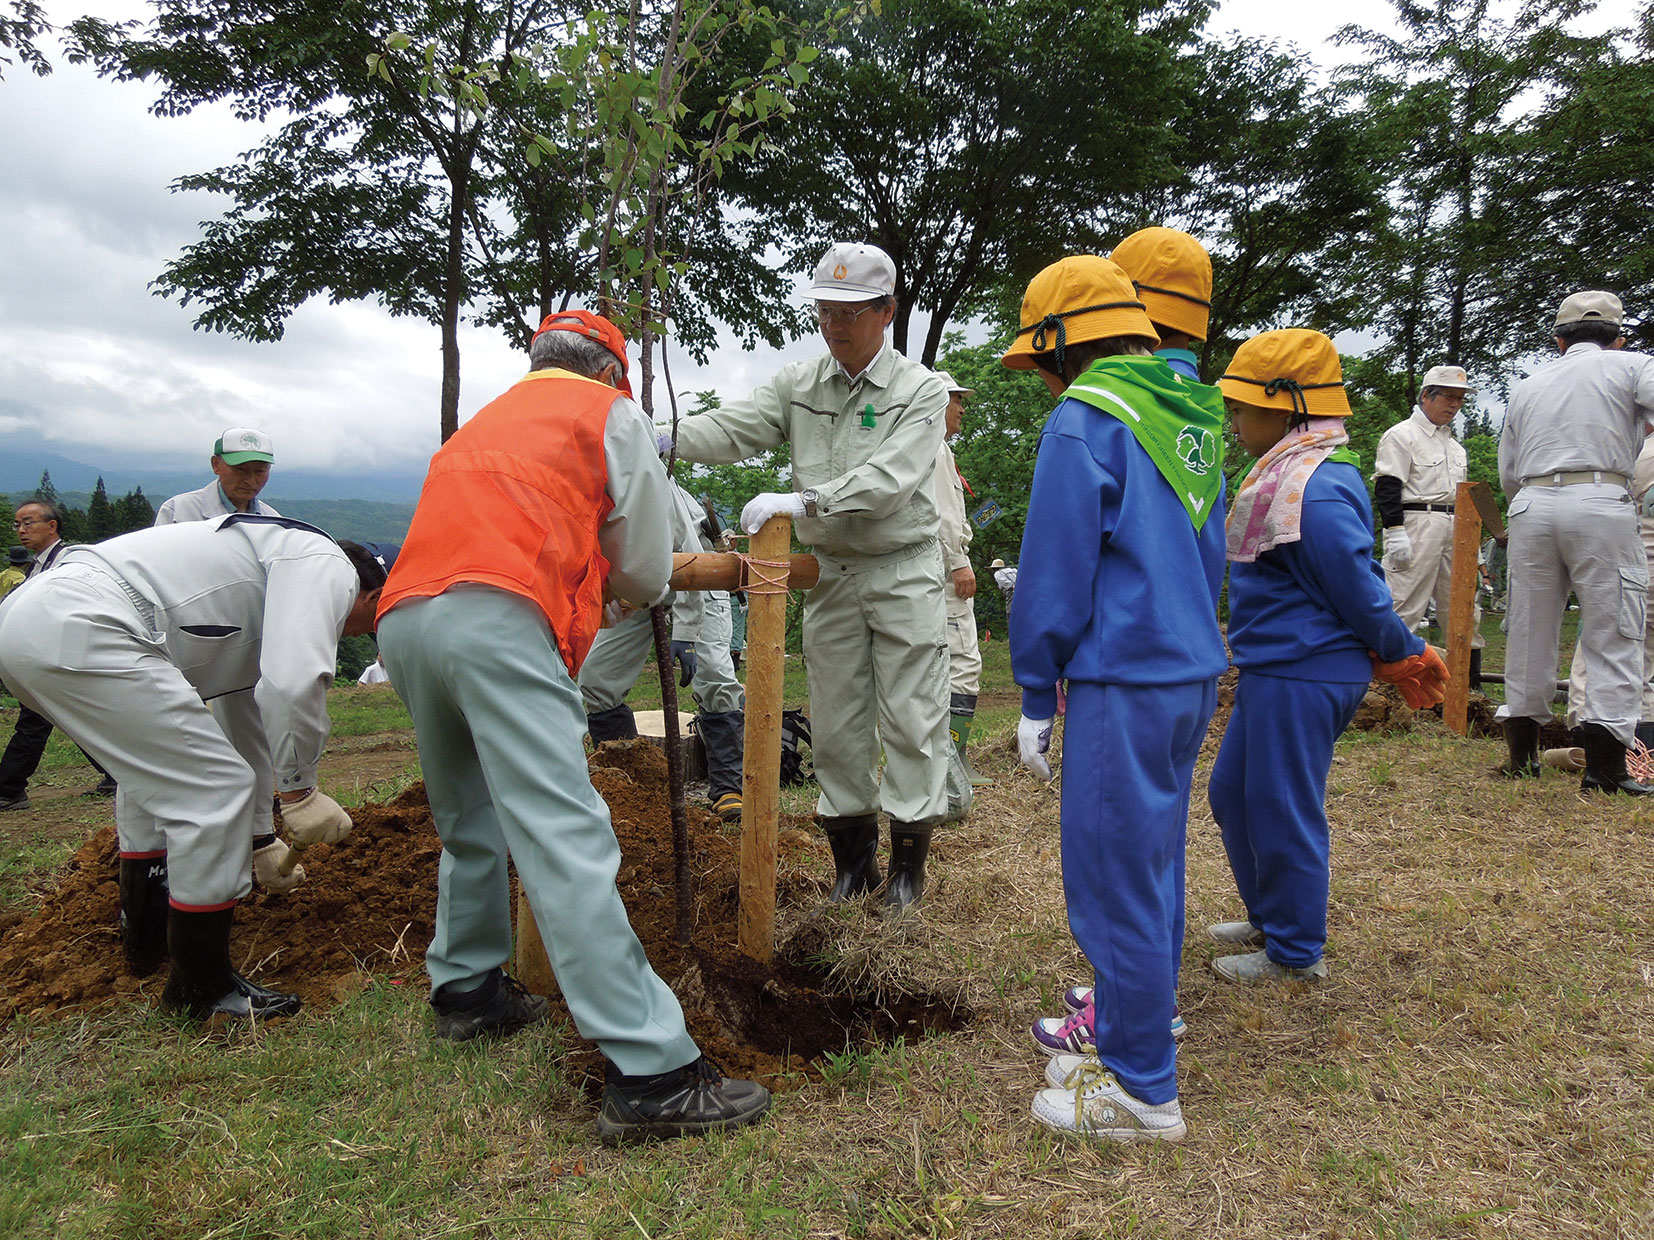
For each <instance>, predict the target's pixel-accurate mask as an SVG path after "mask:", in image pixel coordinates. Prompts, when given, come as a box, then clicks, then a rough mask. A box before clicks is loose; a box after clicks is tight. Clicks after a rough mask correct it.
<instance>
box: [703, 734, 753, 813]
mask: <svg viewBox="0 0 1654 1240" xmlns="http://www.w3.org/2000/svg"><path fill="white" fill-rule="evenodd" d="M743 718H744V716H743V715H742V713H741V712H740V711H738V710H732V711H727V712H725V713H722V714H711V713H709V712H707V711H702V712H701V713H700V714H699V715H697V716H695V727H696V729H697V730H698V731H699V732H700V734H701V747H702V748H703V749H705V750H706V786H707V792H706V794H707V796H708V797H710V798H711V799H712V803H713V805H714V806H716V805H717V804H718V803H719V801H720V800H721V799H722V798H724V797H727V796H728V795H729V794H730V793H734V794H735V803H734V809H735V813H734V818H733V819H730V820H729V821H739V820H740V817H741V744H742V740H743V736H742V727H741V724H742V720H743ZM719 816H720V817H722V816H723V814H722V812H721V811H720V813H719Z"/></svg>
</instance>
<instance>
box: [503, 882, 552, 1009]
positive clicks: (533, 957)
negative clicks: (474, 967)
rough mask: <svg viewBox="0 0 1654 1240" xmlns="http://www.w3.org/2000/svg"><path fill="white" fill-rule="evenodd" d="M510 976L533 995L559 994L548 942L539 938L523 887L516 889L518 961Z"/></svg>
mask: <svg viewBox="0 0 1654 1240" xmlns="http://www.w3.org/2000/svg"><path fill="white" fill-rule="evenodd" d="M511 975H512V976H513V977H515V978H516V979H517V980H518V981H519V982H521V983H522V984H523V987H524V988H525V989H526V990H527V991H528V993H529V994H531V995H550V994H556V993H557V991H556V987H557V979H556V977H555V976H554V975H553V974H552V971H551V959H550V957H548V956H547V955H546V945H545V943H544V942H543V941H542V940H541V938H540V927H539V925H538V924H537V923H536V922H535V920H534V910H533V909H531V908H530V907H529V906H528V893H527V892H526V891H523V890H521V889H519V890H518V892H517V960H516V964H515V965H514V966H513V967H512V970H511Z"/></svg>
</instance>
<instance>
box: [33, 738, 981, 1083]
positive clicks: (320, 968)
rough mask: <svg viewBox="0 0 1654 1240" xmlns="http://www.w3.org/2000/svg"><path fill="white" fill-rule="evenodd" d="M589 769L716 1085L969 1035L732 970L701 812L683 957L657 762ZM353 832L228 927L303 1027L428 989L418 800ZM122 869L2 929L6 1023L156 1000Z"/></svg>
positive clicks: (653, 948) (426, 865)
mask: <svg viewBox="0 0 1654 1240" xmlns="http://www.w3.org/2000/svg"><path fill="white" fill-rule="evenodd" d="M591 770H592V782H593V783H594V784H595V785H596V787H597V789H598V791H599V792H600V793H601V794H602V795H603V798H604V799H605V800H606V801H607V802H608V804H609V806H610V810H611V813H612V815H613V818H614V824H615V831H616V835H617V836H618V837H619V840H620V846H621V854H622V864H621V870H620V875H619V879H618V882H619V887H620V891H621V895H622V897H623V898H624V900H625V902H626V907H627V910H628V912H629V914H630V916H631V920H632V925H633V927H634V928H635V929H636V931H637V933H638V937H639V938H640V939H641V940H642V942H643V946H644V949H645V951H646V952H647V953H648V956H649V959H650V961H651V963H652V964H653V965H654V967H655V969H656V971H657V972H659V973H660V975H661V976H662V977H663V978H665V979H666V981H667V982H668V983H669V984H670V985H671V986H672V987H673V989H674V990H675V991H676V992H677V993H678V995H679V997H680V999H681V1000H682V1002H683V1004H684V1009H685V1013H686V1016H687V1017H688V1021H689V1027H690V1030H691V1032H692V1033H693V1034H694V1035H695V1038H696V1040H697V1041H698V1042H699V1043H700V1044H701V1046H702V1048H703V1049H704V1050H706V1052H707V1053H708V1054H710V1055H711V1056H712V1057H713V1058H714V1059H715V1060H717V1061H718V1062H719V1063H720V1064H722V1066H723V1067H724V1068H725V1070H726V1071H729V1072H732V1073H735V1074H738V1075H744V1076H757V1077H759V1078H761V1079H765V1080H767V1081H769V1082H771V1083H772V1084H773V1083H776V1082H777V1081H780V1080H781V1079H782V1078H785V1077H790V1078H791V1079H792V1080H795V1081H796V1080H798V1079H802V1078H804V1077H808V1076H816V1075H819V1067H818V1065H819V1063H820V1062H821V1060H822V1058H823V1056H824V1055H825V1054H827V1053H829V1052H838V1051H842V1050H843V1049H844V1047H845V1046H846V1044H847V1043H849V1044H860V1043H862V1042H865V1041H867V1040H869V1039H889V1038H891V1037H893V1036H897V1035H903V1034H907V1035H913V1034H918V1033H921V1032H923V1031H924V1030H925V1029H927V1028H955V1027H958V1026H959V1025H960V1024H962V1023H963V1022H964V1020H965V1019H967V1018H968V1014H967V1013H957V1014H955V1013H950V1012H949V1011H947V1010H946V1009H945V1008H938V1009H937V1010H934V1011H933V1010H932V1009H931V1005H930V1004H928V1003H927V1002H925V1001H923V1000H904V999H900V998H896V999H892V998H890V997H889V996H886V997H885V999H884V1001H883V1002H882V1003H879V1004H873V1003H867V1002H862V1001H858V1000H856V999H854V998H852V997H848V996H844V995H832V994H827V993H824V992H823V989H822V976H821V974H820V973H819V972H818V971H817V970H815V969H813V968H811V967H807V966H804V965H801V964H795V963H789V962H787V961H784V960H781V959H778V960H777V961H776V962H775V963H774V965H772V966H764V965H760V964H758V963H757V962H755V961H753V960H751V959H749V958H748V957H746V956H744V955H742V954H741V952H740V951H739V950H738V948H737V946H736V941H735V930H736V910H737V903H738V891H739V856H740V839H739V834H738V831H736V830H734V829H731V828H726V827H725V826H724V824H722V823H720V822H719V821H718V820H717V819H716V818H714V817H713V816H712V815H710V814H708V813H706V812H705V811H704V810H701V809H699V808H696V807H694V806H691V807H690V809H689V828H690V855H691V866H692V871H693V874H694V892H695V907H694V929H693V935H692V941H691V942H690V943H689V944H679V943H677V942H676V940H675V936H674V931H675V925H676V915H675V907H674V904H673V892H674V889H675V881H674V877H673V875H674V869H673V860H672V828H671V815H670V809H669V805H668V800H667V791H666V763H665V759H664V758H663V757H662V755H661V753H660V751H659V750H657V749H655V748H654V747H653V746H652V745H650V744H648V743H647V742H643V741H637V742H620V743H617V744H611V745H607V746H604V747H603V748H602V749H600V750H599V751H598V752H597V753H596V754H595V755H593V757H592V760H591ZM352 816H353V817H354V819H355V821H356V827H355V830H353V831H352V832H351V834H350V835H349V836H348V837H347V838H346V839H345V840H344V841H342V842H341V843H340V844H338V845H336V846H333V847H331V848H328V847H320V846H319V847H317V848H315V849H313V850H312V851H311V853H310V854H308V855H307V857H306V869H307V872H308V874H309V878H308V880H307V881H306V882H305V883H303V884H302V885H301V886H300V887H298V888H297V889H295V890H294V891H293V892H292V893H291V894H289V895H286V896H270V895H266V894H264V893H263V892H262V891H261V890H256V889H255V892H254V894H253V895H252V896H251V897H249V898H248V899H247V900H245V901H243V902H242V904H241V905H240V907H239V908H238V910H237V913H236V922H235V932H234V937H233V940H232V946H231V959H232V960H233V961H234V962H235V964H236V967H237V968H238V969H240V970H241V971H242V972H243V973H244V974H246V975H247V976H249V977H251V978H254V979H255V980H257V981H258V982H259V983H261V984H262V985H266V986H272V987H275V988H277V989H280V990H289V991H294V992H296V993H298V994H299V995H301V996H302V997H303V999H304V1001H305V1004H306V1006H307V1007H309V1008H311V1009H313V1010H314V1009H322V1008H326V1007H328V1006H330V1005H332V1004H335V1003H338V1002H341V1001H342V1000H344V999H346V998H349V997H350V996H351V995H354V994H356V993H358V992H359V991H360V990H361V989H362V988H363V987H364V986H366V985H367V984H368V980H369V979H368V974H380V975H383V974H390V975H392V976H394V977H397V978H399V979H403V980H405V981H407V982H408V983H410V984H416V985H418V986H420V987H423V986H424V985H425V978H424V972H423V968H422V960H423V956H424V951H425V947H426V945H427V944H428V943H429V942H430V939H431V934H432V931H433V926H434V916H435V912H436V873H437V861H438V858H439V857H440V855H441V851H442V846H441V843H440V841H439V840H438V838H437V835H436V830H435V827H434V826H433V824H432V821H431V816H430V809H429V807H428V805H427V804H426V800H425V790H424V787H423V786H422V785H418V786H415V787H414V788H411V789H409V790H408V791H407V792H406V793H404V794H403V795H402V796H400V797H398V798H397V799H396V800H395V801H393V802H391V803H390V804H388V805H383V806H374V807H369V808H365V809H361V810H357V811H354V812H353V815H352ZM809 826H810V824H809V823H808V822H807V821H806V820H803V819H800V818H796V817H792V816H786V815H784V816H783V821H782V822H781V824H780V828H781V829H780V838H779V840H778V846H777V854H778V865H777V871H778V883H777V885H778V892H777V899H778V903H780V904H783V905H785V904H788V903H795V904H798V903H802V904H809V903H811V902H813V901H814V900H815V899H817V898H819V894H818V893H817V892H816V890H815V888H814V885H813V884H812V882H811V881H810V880H809V879H808V878H807V877H806V876H807V875H809V874H812V873H815V872H817V871H822V870H824V868H826V867H824V866H823V863H822V861H821V859H820V858H819V854H820V853H821V852H822V851H823V850H822V848H821V846H820V844H819V842H817V840H816V839H815V838H814V837H813V835H812V832H811V831H810V830H809ZM117 868H118V867H117V857H116V845H115V834H114V829H113V828H112V827H106V828H104V829H103V830H101V831H99V832H98V833H97V834H96V835H95V836H94V837H93V838H92V839H91V840H89V841H88V842H87V843H86V845H85V846H83V847H82V848H81V849H80V851H79V852H77V853H76V854H75V857H74V859H73V860H72V861H71V862H70V864H69V865H68V866H67V867H66V868H65V870H64V872H63V874H62V876H61V881H60V882H59V885H58V887H57V888H56V890H55V891H53V892H51V893H50V894H48V895H47V896H46V897H45V898H44V900H43V902H42V906H41V907H40V909H39V910H38V911H37V912H35V913H32V914H29V915H22V914H17V913H13V914H11V915H10V916H9V917H8V918H6V919H5V920H0V1023H4V1022H6V1021H9V1020H10V1019H11V1018H12V1017H14V1016H16V1015H18V1014H21V1013H32V1014H51V1013H57V1012H63V1013H72V1012H80V1011H84V1010H86V1009H88V1008H92V1007H95V1006H97V1005H99V1004H101V1003H105V1002H108V1001H111V1000H124V1001H128V1002H143V1001H146V999H153V998H154V997H155V996H157V995H158V994H159V993H160V989H161V986H162V984H163V983H164V981H165V974H166V970H165V969H164V968H163V969H162V970H161V972H160V973H158V974H156V975H155V976H154V977H151V978H147V979H141V980H140V979H138V978H134V977H131V976H130V975H129V974H128V973H127V972H126V969H125V966H124V964H123V962H122V959H121V952H120V940H119V935H118V933H117V930H116V917H117V914H118V912H119V892H118V888H117V885H116V873H117ZM552 999H553V1008H554V1015H555V1016H557V1017H563V1018H566V1016H567V1012H566V1009H565V1008H563V1006H562V1003H561V1001H560V999H559V998H558V997H557V996H555V995H554V996H553V997H552ZM299 1019H300V1020H302V1019H303V1017H302V1016H301V1017H300V1018H299ZM575 1060H576V1066H577V1067H579V1068H583V1069H585V1070H587V1071H588V1072H589V1073H590V1074H591V1075H592V1076H593V1077H595V1076H597V1075H598V1074H599V1073H600V1069H601V1064H600V1060H599V1057H598V1056H597V1054H596V1052H595V1050H593V1049H591V1048H589V1046H588V1045H587V1044H581V1049H580V1050H578V1051H577V1052H576V1054H575Z"/></svg>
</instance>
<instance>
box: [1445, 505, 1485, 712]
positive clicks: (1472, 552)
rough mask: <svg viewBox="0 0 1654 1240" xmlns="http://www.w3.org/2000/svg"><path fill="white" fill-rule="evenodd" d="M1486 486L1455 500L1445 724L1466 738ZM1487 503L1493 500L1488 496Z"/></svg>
mask: <svg viewBox="0 0 1654 1240" xmlns="http://www.w3.org/2000/svg"><path fill="white" fill-rule="evenodd" d="M1477 487H1480V488H1481V489H1482V490H1483V491H1486V490H1487V489H1488V486H1487V483H1485V482H1461V483H1459V489H1458V492H1457V494H1456V495H1455V496H1454V499H1453V576H1452V579H1451V582H1450V584H1449V586H1448V592H1447V698H1446V700H1445V701H1444V702H1443V703H1442V722H1443V723H1445V724H1446V725H1447V726H1448V727H1449V728H1451V729H1452V730H1453V731H1455V732H1457V733H1458V734H1459V735H1460V736H1463V735H1464V734H1465V733H1466V732H1468V731H1469V730H1470V642H1471V632H1470V630H1471V628H1472V627H1473V626H1474V623H1475V616H1476V585H1477V581H1478V579H1479V573H1478V572H1477V568H1476V560H1477V553H1478V552H1479V551H1480V550H1481V545H1482V515H1481V511H1480V508H1479V506H1478V503H1477V498H1478V497H1477V496H1476V494H1475V490H1476V488H1477ZM1486 499H1488V500H1490V501H1491V499H1492V496H1491V495H1488V496H1487V497H1486Z"/></svg>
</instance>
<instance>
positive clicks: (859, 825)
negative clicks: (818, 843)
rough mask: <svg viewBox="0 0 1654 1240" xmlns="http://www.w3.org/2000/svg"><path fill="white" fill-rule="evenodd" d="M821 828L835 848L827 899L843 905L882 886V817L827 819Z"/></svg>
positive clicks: (865, 815) (859, 815) (864, 815)
mask: <svg viewBox="0 0 1654 1240" xmlns="http://www.w3.org/2000/svg"><path fill="white" fill-rule="evenodd" d="M821 829H822V830H823V831H824V832H826V833H827V842H828V843H829V844H831V845H832V846H833V866H834V867H835V869H836V871H837V872H836V873H835V875H834V877H833V889H832V890H831V891H830V892H828V893H827V899H828V901H829V902H831V903H833V904H843V903H844V902H845V901H846V900H854V899H856V898H857V897H858V896H862V895H865V894H867V893H868V892H869V891H872V890H873V888H875V887H877V886H878V885H879V816H878V815H877V814H853V815H851V816H849V817H847V818H823V819H822V820H821Z"/></svg>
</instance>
